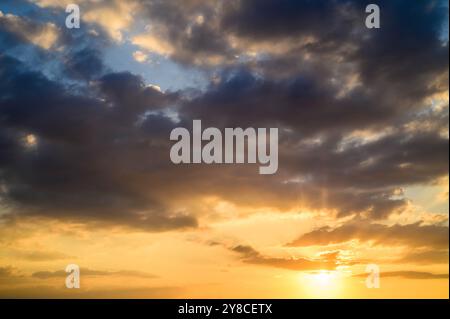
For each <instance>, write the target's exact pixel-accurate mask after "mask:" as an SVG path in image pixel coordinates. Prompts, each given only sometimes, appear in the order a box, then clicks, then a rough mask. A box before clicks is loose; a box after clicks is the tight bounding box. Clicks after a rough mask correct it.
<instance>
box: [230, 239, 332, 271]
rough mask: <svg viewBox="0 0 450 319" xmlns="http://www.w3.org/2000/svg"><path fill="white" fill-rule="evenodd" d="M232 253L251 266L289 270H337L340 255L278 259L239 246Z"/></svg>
mask: <svg viewBox="0 0 450 319" xmlns="http://www.w3.org/2000/svg"><path fill="white" fill-rule="evenodd" d="M231 250H232V251H234V252H236V253H239V254H240V255H241V259H242V261H244V262H245V263H249V264H255V265H261V266H269V267H277V268H283V269H289V270H297V271H298V270H316V269H330V270H331V269H335V268H336V266H337V265H338V264H337V261H338V255H339V254H338V253H333V254H326V255H322V256H321V258H320V259H317V260H311V259H306V258H277V257H267V256H264V255H262V254H260V253H259V252H258V251H256V250H255V249H254V248H253V247H251V246H245V245H238V246H235V247H233V248H231Z"/></svg>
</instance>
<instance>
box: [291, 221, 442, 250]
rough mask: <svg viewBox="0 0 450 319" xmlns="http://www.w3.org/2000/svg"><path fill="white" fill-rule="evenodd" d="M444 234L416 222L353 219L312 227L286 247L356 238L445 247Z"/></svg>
mask: <svg viewBox="0 0 450 319" xmlns="http://www.w3.org/2000/svg"><path fill="white" fill-rule="evenodd" d="M448 236H449V233H448V226H441V225H421V223H420V222H418V223H414V224H407V225H400V224H395V225H392V226H386V225H382V224H374V223H370V222H368V221H366V220H358V219H356V220H352V221H350V222H347V223H345V224H343V225H342V226H338V227H336V228H331V227H328V226H326V227H322V228H319V229H316V230H313V231H311V232H308V233H306V234H303V235H302V236H300V237H299V238H297V239H296V240H294V241H292V242H291V243H289V244H288V246H291V247H304V246H314V245H319V246H321V245H329V244H338V243H343V242H347V241H350V240H358V241H359V242H369V243H372V244H373V245H387V246H395V245H400V246H410V247H432V248H435V249H436V248H441V249H448V238H449V237H448Z"/></svg>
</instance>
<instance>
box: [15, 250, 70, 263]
mask: <svg viewBox="0 0 450 319" xmlns="http://www.w3.org/2000/svg"><path fill="white" fill-rule="evenodd" d="M12 255H13V256H14V257H15V258H19V259H24V260H27V261H33V262H43V261H53V260H64V259H68V258H70V256H68V255H66V254H63V253H60V252H57V251H26V250H25V251H24V250H18V251H14V252H13V253H12Z"/></svg>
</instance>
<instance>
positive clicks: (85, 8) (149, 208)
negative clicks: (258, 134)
mask: <svg viewBox="0 0 450 319" xmlns="http://www.w3.org/2000/svg"><path fill="white" fill-rule="evenodd" d="M373 2H374V3H376V4H377V5H378V6H379V7H380V17H381V19H380V28H378V29H368V28H367V27H366V25H365V19H366V17H367V13H366V12H365V7H366V5H368V4H369V3H370V2H367V1H361V0H342V1H338V0H329V1H309V0H303V1H298V0H297V1H294V0H277V1H275V0H227V1H225V0H217V1H207V0H184V1H175V0H164V1H163V0H148V1H144V0H129V1H121V0H111V1H102V0H78V1H72V0H70V1H69V0H14V1H12V0H1V1H0V298H449V279H448V269H449V255H448V251H449V248H448V245H449V229H448V225H449V223H448V215H449V209H448V208H449V203H448V185H449V177H448V176H449V173H448V169H449V166H448V164H449V157H448V156H449V155H448V154H449V122H448V110H449V93H448V79H449V78H448V76H449V66H448V2H447V1H438V0H433V1H431V0H430V1H406V0H394V1H393V0H389V1H388V0H384V1H382V0H379V1H373ZM70 3H76V4H78V5H79V7H80V13H81V16H80V18H81V23H80V28H79V29H69V28H67V27H66V25H65V20H66V17H67V15H68V13H66V12H65V9H66V5H67V4H70ZM196 119H199V120H201V121H202V125H203V126H204V127H216V128H219V129H220V130H223V129H224V128H236V127H242V128H247V127H254V128H278V131H279V165H278V171H277V172H276V173H275V174H273V175H260V174H258V169H257V165H258V164H227V165H221V164H210V165H208V164H191V165H189V164H185V165H176V164H174V163H172V162H171V160H170V157H169V154H170V149H171V146H172V145H173V141H171V140H170V139H169V136H170V132H171V131H172V130H173V129H174V128H176V127H187V128H190V127H191V126H192V121H193V120H196ZM69 264H76V265H79V267H80V269H81V278H80V280H81V284H80V288H79V289H67V288H66V287H65V278H66V276H67V274H66V272H65V268H66V266H67V265H69ZM368 265H377V267H378V268H379V270H380V287H379V288H368V287H367V285H366V278H367V276H368V274H367V272H366V267H367V266H368Z"/></svg>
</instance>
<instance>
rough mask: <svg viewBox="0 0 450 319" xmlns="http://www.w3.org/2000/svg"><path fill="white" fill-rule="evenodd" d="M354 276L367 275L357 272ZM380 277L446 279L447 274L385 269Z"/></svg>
mask: <svg viewBox="0 0 450 319" xmlns="http://www.w3.org/2000/svg"><path fill="white" fill-rule="evenodd" d="M355 277H367V274H358V275H355ZM380 277H382V278H383V277H402V278H406V279H448V274H433V273H430V272H423V271H386V272H382V273H380Z"/></svg>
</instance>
